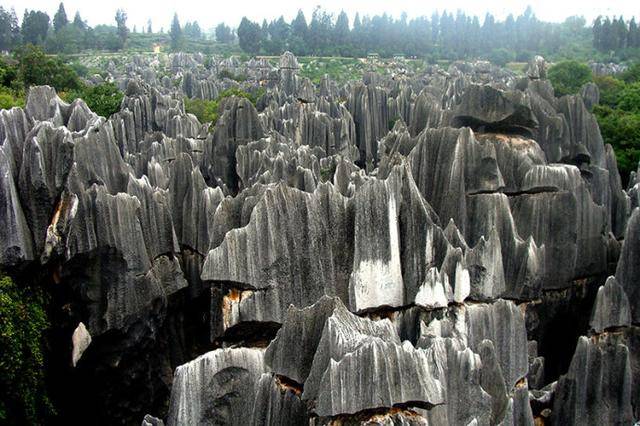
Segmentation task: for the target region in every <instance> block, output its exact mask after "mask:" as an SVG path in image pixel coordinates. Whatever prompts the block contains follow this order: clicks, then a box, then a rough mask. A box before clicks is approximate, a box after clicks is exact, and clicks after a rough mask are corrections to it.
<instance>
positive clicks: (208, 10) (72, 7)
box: [0, 0, 640, 31]
mask: <svg viewBox="0 0 640 426" xmlns="http://www.w3.org/2000/svg"><path fill="white" fill-rule="evenodd" d="M319 3H320V4H321V5H322V7H323V8H324V9H325V10H327V11H329V12H332V13H334V14H336V15H337V14H338V13H339V12H340V11H341V10H343V9H344V10H345V11H346V12H347V13H348V14H349V17H350V19H353V16H354V15H355V13H356V12H360V14H361V15H374V14H382V13H383V12H387V13H388V14H391V15H393V16H396V17H398V16H400V14H401V13H402V12H403V11H404V12H407V14H408V16H409V17H410V18H411V17H414V16H421V15H427V16H431V14H432V13H433V12H434V11H435V10H437V11H442V10H445V9H446V10H448V11H451V12H455V11H456V10H463V11H464V12H466V13H467V14H468V15H477V16H479V17H480V19H481V21H482V18H483V17H484V15H485V13H486V12H491V13H492V14H493V15H494V16H496V17H497V18H498V19H503V18H504V17H505V16H507V15H508V14H509V13H513V14H514V15H518V14H520V13H522V12H523V11H524V9H525V8H526V7H527V5H528V4H531V5H532V7H533V11H534V13H535V14H536V16H538V18H540V19H542V20H545V21H553V22H559V21H562V20H564V19H565V18H566V17H568V16H573V15H581V16H584V17H585V18H586V19H587V21H588V22H590V21H591V20H593V19H594V18H595V17H596V16H598V15H609V16H613V15H616V16H617V15H623V16H624V17H625V18H626V19H630V18H631V17H632V16H634V15H635V16H636V20H638V18H640V7H638V3H637V2H636V1H634V0H608V1H607V0H605V1H603V0H536V1H532V0H510V1H508V2H507V1H498V0H484V1H478V0H414V1H396V2H394V1H390V0H323V1H322V2H320V1H319V0H297V1H294V0H283V1H275V0H240V1H237V0H236V1H220V0H208V1H197V0H181V1H180V2H176V1H169V0H154V1H148V0H138V1H136V0H129V1H124V0H114V1H104V0H103V1H99V0H98V1H96V0H64V6H65V9H66V11H67V16H69V19H70V20H71V19H73V16H74V14H75V12H76V11H77V10H79V11H80V15H81V16H82V17H83V19H85V20H86V21H88V23H89V25H91V26H94V25H97V24H114V23H115V20H114V16H115V11H116V9H118V8H122V9H124V10H125V11H126V12H127V14H128V16H129V19H128V22H127V23H128V25H129V27H130V28H133V26H134V25H137V27H138V30H139V31H140V30H141V28H142V26H143V25H146V22H147V20H148V19H149V18H151V20H152V22H153V29H154V31H158V30H159V29H160V28H161V27H164V29H165V31H167V30H168V29H169V27H170V25H171V19H172V17H173V13H174V12H178V16H179V17H180V22H181V23H182V24H184V23H185V22H186V21H193V20H197V21H198V22H199V23H200V26H201V27H202V28H203V29H208V28H210V27H212V26H215V25H216V24H218V23H219V22H225V23H227V24H228V25H230V26H232V27H237V26H238V24H239V23H240V19H241V18H242V17H243V16H247V17H248V18H250V19H253V20H255V21H262V19H264V18H266V19H267V20H271V19H275V18H277V17H279V16H280V15H284V17H285V18H286V19H287V21H289V20H291V19H292V18H293V17H295V15H296V13H297V11H298V9H302V10H303V12H304V13H305V16H306V18H307V21H309V20H310V19H311V14H312V12H313V9H314V7H315V6H316V5H317V4H319ZM58 4H59V1H58V0H0V5H2V6H3V7H5V8H11V7H14V8H15V9H16V13H17V15H18V19H19V20H22V15H23V14H24V9H25V8H27V9H36V10H43V11H45V12H47V13H48V14H49V16H50V17H52V18H53V14H54V13H55V11H56V10H57V8H58Z"/></svg>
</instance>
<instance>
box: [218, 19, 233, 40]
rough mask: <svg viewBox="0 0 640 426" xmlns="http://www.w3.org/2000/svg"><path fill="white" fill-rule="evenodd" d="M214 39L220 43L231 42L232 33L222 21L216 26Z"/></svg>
mask: <svg viewBox="0 0 640 426" xmlns="http://www.w3.org/2000/svg"><path fill="white" fill-rule="evenodd" d="M215 32H216V40H217V41H218V42H220V43H231V42H233V33H232V32H231V28H229V27H228V26H226V25H225V24H224V23H223V22H221V23H219V24H218V25H217V26H216V30H215Z"/></svg>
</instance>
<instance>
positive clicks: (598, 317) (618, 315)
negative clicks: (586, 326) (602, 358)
mask: <svg viewBox="0 0 640 426" xmlns="http://www.w3.org/2000/svg"><path fill="white" fill-rule="evenodd" d="M590 325H591V328H592V329H593V330H594V331H595V332H596V333H602V332H603V331H604V330H605V329H608V328H612V327H624V326H629V325H631V309H630V307H629V299H627V295H626V293H625V291H624V289H623V288H622V287H621V286H620V285H619V284H618V283H617V282H616V279H615V277H609V278H607V282H606V283H605V285H604V286H601V287H600V288H599V289H598V295H597V296H596V301H595V303H594V305H593V312H592V313H591V323H590Z"/></svg>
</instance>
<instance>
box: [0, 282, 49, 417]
mask: <svg viewBox="0 0 640 426" xmlns="http://www.w3.org/2000/svg"><path fill="white" fill-rule="evenodd" d="M44 304H45V299H44V296H43V295H42V294H41V292H40V291H38V290H35V289H30V288H27V287H24V288H22V287H19V286H17V285H16V284H15V283H14V282H13V281H12V280H11V279H10V278H8V277H5V276H1V275H0V348H2V351H0V422H2V423H3V424H4V422H7V421H8V422H9V424H42V423H44V419H45V418H46V417H47V416H48V415H50V414H52V413H51V405H50V403H49V400H48V398H47V395H46V390H45V384H44V350H43V333H44V332H45V330H46V329H47V328H48V327H49V321H48V319H47V315H46V311H45V308H44Z"/></svg>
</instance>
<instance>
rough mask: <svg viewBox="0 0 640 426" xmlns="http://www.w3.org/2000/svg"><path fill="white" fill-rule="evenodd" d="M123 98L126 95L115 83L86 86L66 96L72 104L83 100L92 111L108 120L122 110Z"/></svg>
mask: <svg viewBox="0 0 640 426" xmlns="http://www.w3.org/2000/svg"><path fill="white" fill-rule="evenodd" d="M123 97H124V94H123V93H122V92H121V91H120V90H118V87H117V86H116V85H115V84H114V83H104V84H98V85H96V86H85V87H83V88H82V89H80V90H74V91H71V92H68V93H66V94H65V95H64V99H65V100H66V101H67V102H72V101H73V100H74V99H76V98H80V99H82V100H83V101H85V102H86V103H87V106H88V107H89V108H91V111H93V112H95V113H96V114H98V115H101V116H103V117H106V118H109V117H110V116H111V114H115V113H116V112H118V111H119V110H120V104H121V103H122V98H123Z"/></svg>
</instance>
